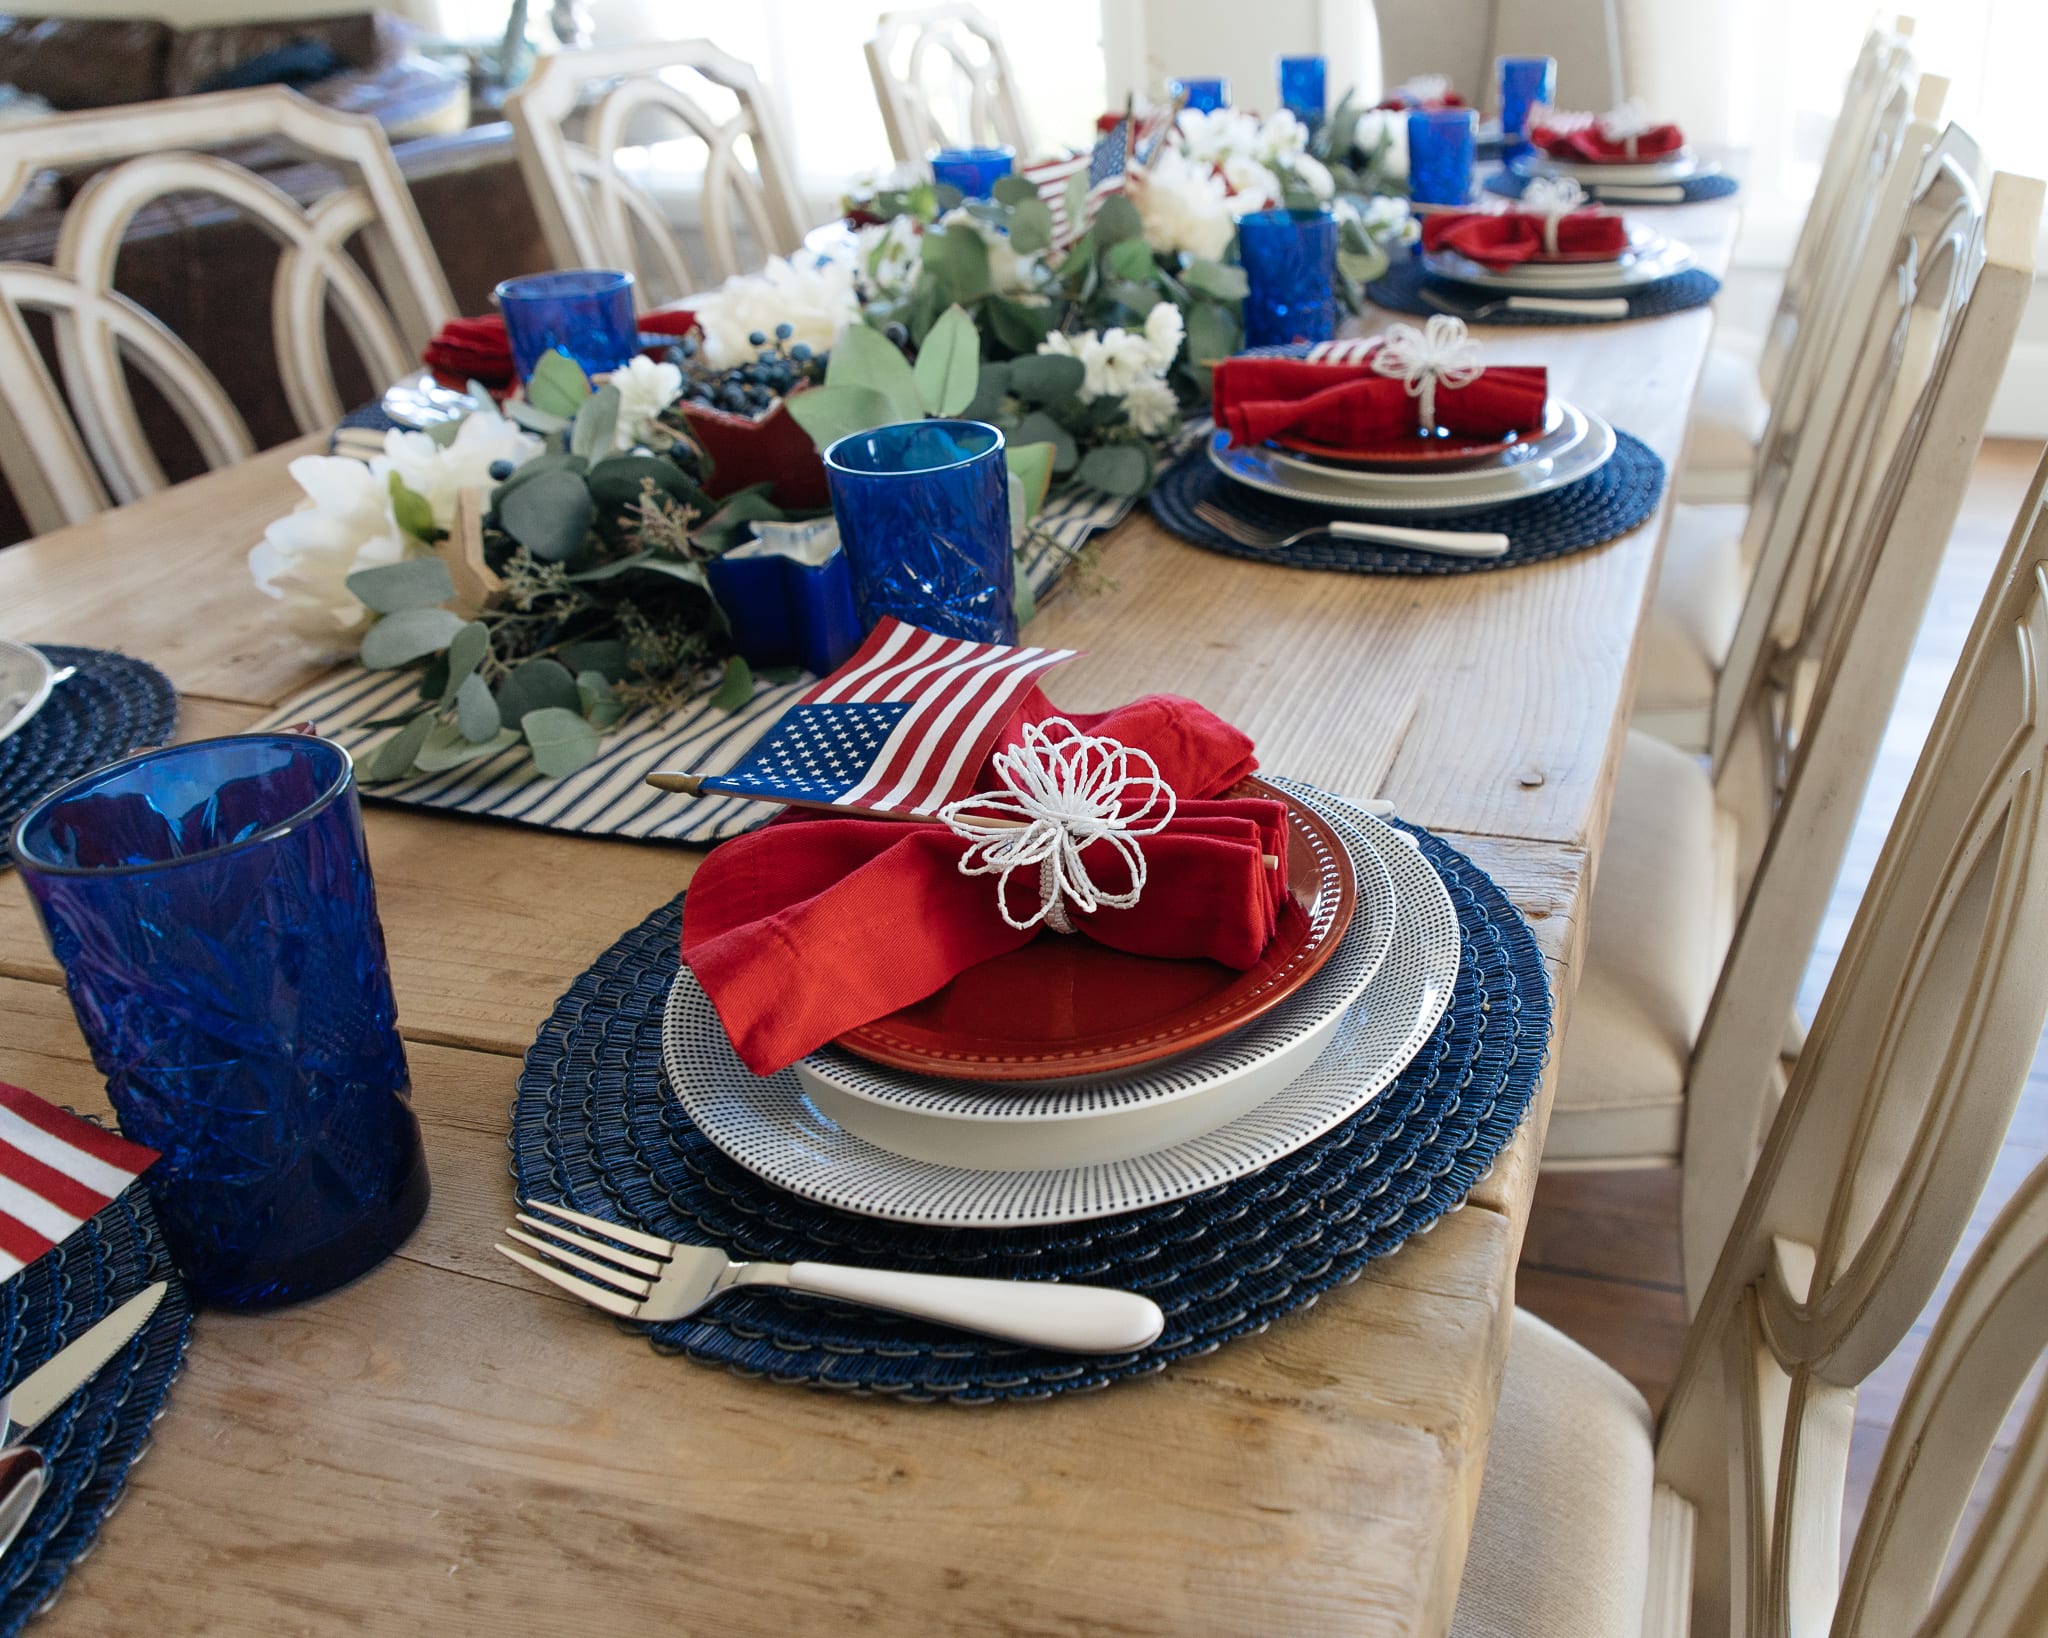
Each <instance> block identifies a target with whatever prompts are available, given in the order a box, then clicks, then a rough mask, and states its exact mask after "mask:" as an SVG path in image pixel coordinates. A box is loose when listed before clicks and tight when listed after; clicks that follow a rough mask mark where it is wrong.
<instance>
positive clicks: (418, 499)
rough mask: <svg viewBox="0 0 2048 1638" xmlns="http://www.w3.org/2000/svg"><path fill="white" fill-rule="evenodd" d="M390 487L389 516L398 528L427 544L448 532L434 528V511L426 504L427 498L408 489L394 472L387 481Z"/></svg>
mask: <svg viewBox="0 0 2048 1638" xmlns="http://www.w3.org/2000/svg"><path fill="white" fill-rule="evenodd" d="M388 481H389V483H390V487H391V515H392V516H393V517H394V518H396V519H397V520H398V527H399V528H401V529H403V530H404V531H405V532H406V533H407V534H409V535H411V536H412V537H413V538H414V539H415V540H424V541H427V542H429V543H431V542H433V541H436V540H439V539H440V538H441V537H442V536H443V535H444V534H446V533H447V532H448V531H447V530H445V529H442V528H438V527H436V525H435V523H434V509H433V507H431V506H429V505H428V504H427V497H426V496H424V495H422V494H421V493H420V492H419V491H418V490H416V489H408V488H406V486H405V480H404V479H403V478H401V477H400V476H399V475H398V474H397V473H396V472H394V473H392V474H391V477H390V479H389V480H388Z"/></svg>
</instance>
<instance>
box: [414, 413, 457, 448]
mask: <svg viewBox="0 0 2048 1638" xmlns="http://www.w3.org/2000/svg"><path fill="white" fill-rule="evenodd" d="M462 419H463V418H462V417H461V416H459V415H451V416H449V417H448V419H446V420H445V421H436V422H434V423H433V425H431V426H429V427H426V428H424V429H423V430H424V431H425V432H426V435H427V436H428V437H429V438H431V439H433V440H434V447H435V448H436V449H446V448H447V447H448V446H449V445H450V444H452V443H454V442H455V440H456V439H457V438H458V437H460V436H461V434H462Z"/></svg>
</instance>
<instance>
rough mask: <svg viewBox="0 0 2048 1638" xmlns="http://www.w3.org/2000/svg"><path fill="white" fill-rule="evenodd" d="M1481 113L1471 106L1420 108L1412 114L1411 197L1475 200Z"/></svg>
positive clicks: (1436, 201) (1427, 201)
mask: <svg viewBox="0 0 2048 1638" xmlns="http://www.w3.org/2000/svg"><path fill="white" fill-rule="evenodd" d="M1478 145H1479V116H1478V115H1477V114H1476V113H1474V112H1473V111H1472V110H1471V109H1470V108H1442V109H1437V110H1435V111H1433V112H1424V111H1423V110H1422V109H1419V108H1418V109H1416V110H1414V111H1413V112H1411V113H1410V114H1409V115H1408V197H1409V198H1410V199H1413V200H1414V201H1415V202H1416V203H1417V204H1419V205H1464V204H1469V203H1470V202H1471V199H1472V163H1473V160H1474V159H1475V158H1476V157H1477V154H1478Z"/></svg>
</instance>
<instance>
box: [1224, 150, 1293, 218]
mask: <svg viewBox="0 0 2048 1638" xmlns="http://www.w3.org/2000/svg"><path fill="white" fill-rule="evenodd" d="M1223 180H1224V181H1225V182H1227V183H1229V184H1230V208H1231V209H1232V210H1233V211H1234V212H1236V213H1237V214H1238V215H1239V216H1243V215H1246V214H1247V213H1249V212H1251V211H1255V210H1271V209H1272V208H1273V207H1274V206H1275V205H1277V204H1279V203H1280V178H1279V177H1277V176H1275V175H1274V174H1273V173H1272V172H1271V171H1269V170H1268V169H1266V167H1265V166H1264V165H1263V164H1261V163H1260V162H1259V161H1258V160H1256V159H1253V158H1251V157H1250V156H1248V155H1243V154H1240V155H1236V156H1233V157H1232V158H1229V159H1226V160H1225V161H1223Z"/></svg>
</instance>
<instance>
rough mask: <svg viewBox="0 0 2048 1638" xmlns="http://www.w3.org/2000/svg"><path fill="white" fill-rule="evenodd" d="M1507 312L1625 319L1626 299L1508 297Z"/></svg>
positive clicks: (1612, 297)
mask: <svg viewBox="0 0 2048 1638" xmlns="http://www.w3.org/2000/svg"><path fill="white" fill-rule="evenodd" d="M1508 310H1509V311H1510V312H1514V313H1568V314H1571V315H1573V316H1575V317H1578V318H1627V317H1628V297H1626V296H1593V297H1589V298H1584V299H1581V300H1576V301H1575V300H1573V299H1572V298H1570V297H1568V296H1510V297H1508Z"/></svg>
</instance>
